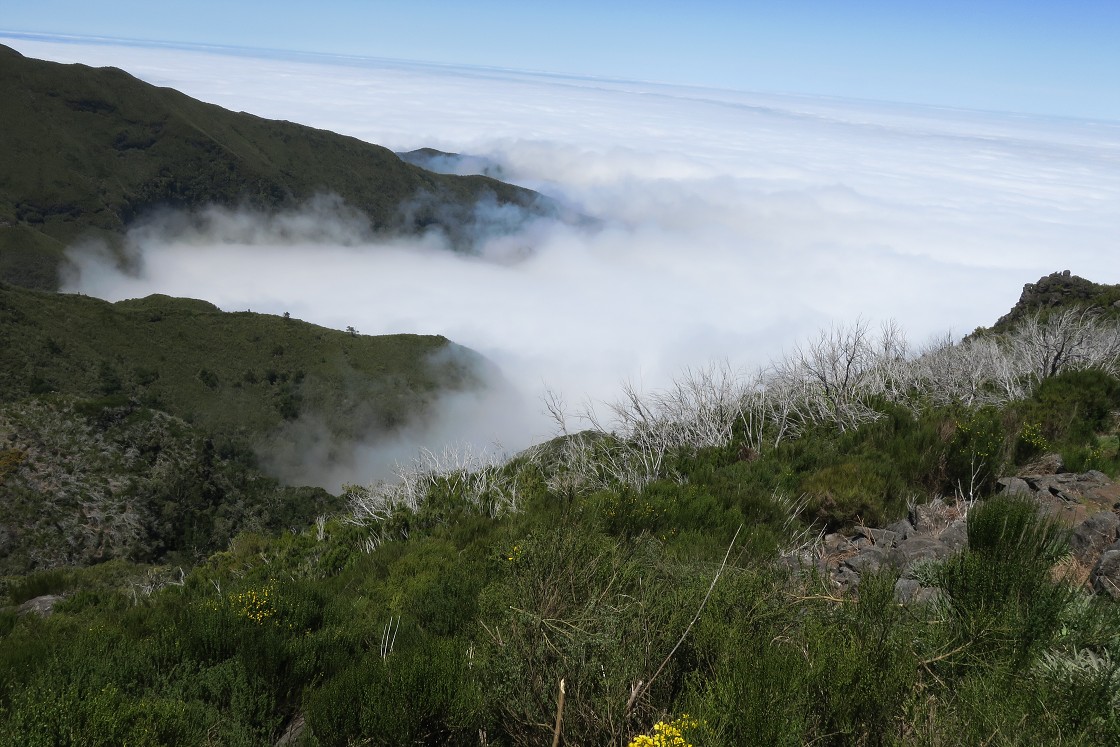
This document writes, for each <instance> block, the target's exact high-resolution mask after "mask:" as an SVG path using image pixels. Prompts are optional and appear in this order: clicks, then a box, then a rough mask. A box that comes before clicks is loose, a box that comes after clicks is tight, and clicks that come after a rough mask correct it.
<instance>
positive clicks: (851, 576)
mask: <svg viewBox="0 0 1120 747" xmlns="http://www.w3.org/2000/svg"><path fill="white" fill-rule="evenodd" d="M832 582H833V583H834V584H836V585H837V586H839V587H840V588H841V589H854V588H855V587H857V586H859V574H858V573H856V572H855V571H853V570H852V569H851V568H848V567H847V566H841V567H840V568H838V569H837V570H836V572H835V573H833V574H832Z"/></svg>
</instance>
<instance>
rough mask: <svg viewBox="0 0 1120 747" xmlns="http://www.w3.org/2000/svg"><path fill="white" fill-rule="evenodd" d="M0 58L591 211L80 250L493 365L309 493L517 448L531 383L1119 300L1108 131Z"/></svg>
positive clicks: (183, 285)
mask: <svg viewBox="0 0 1120 747" xmlns="http://www.w3.org/2000/svg"><path fill="white" fill-rule="evenodd" d="M11 43H12V44H13V46H15V47H16V48H17V49H19V50H20V51H21V52H23V53H24V54H28V55H31V56H40V57H46V58H50V59H59V60H63V61H83V62H86V63H88V64H113V65H117V66H119V67H123V68H125V69H127V70H129V71H131V72H134V73H135V74H137V75H139V76H140V77H142V78H144V79H146V80H149V81H150V82H153V83H157V84H159V85H170V86H173V87H176V88H179V89H180V90H183V91H185V92H186V93H188V94H190V95H192V96H196V97H198V98H201V99H203V100H207V101H212V102H214V103H218V104H220V105H222V106H226V107H228V108H231V109H234V110H247V111H250V112H252V113H254V114H258V115H261V116H267V117H274V118H283V119H289V120H293V121H298V122H301V123H306V124H309V125H313V126H316V127H324V128H328V129H332V130H335V131H337V132H341V133H344V134H349V135H353V136H356V137H359V138H362V139H364V140H367V141H370V142H375V143H379V144H381V145H385V146H387V147H390V148H393V149H394V150H397V151H408V150H413V149H416V148H421V147H433V148H438V149H440V150H444V151H449V152H459V153H466V154H469V155H471V156H472V157H477V158H476V159H475V160H474V161H473V162H468V163H473V164H477V167H478V168H482V167H486V168H496V169H499V170H500V173H501V174H503V176H504V178H506V179H507V180H509V181H513V182H515V183H518V184H521V185H524V186H528V187H531V188H533V189H537V190H539V191H541V192H542V193H544V194H546V195H548V196H550V197H552V198H555V199H557V200H559V201H561V202H562V203H563V204H564V205H567V206H570V207H572V208H573V209H574V210H576V211H579V212H580V213H582V214H584V215H587V216H589V217H591V218H593V219H595V220H594V222H593V223H592V224H591V225H583V226H580V225H572V224H571V223H569V222H564V221H559V220H543V219H536V220H530V221H528V222H526V223H525V224H524V225H523V226H522V227H521V228H520V229H519V230H517V231H515V232H514V233H512V234H510V235H507V236H501V237H490V238H486V239H483V240H481V242H480V244H479V246H478V251H477V252H476V253H474V254H469V255H464V254H457V253H455V252H452V251H450V250H449V249H448V248H447V247H446V246H445V244H444V242H443V241H442V240H441V238H440V237H439V236H437V235H428V236H424V237H420V238H417V239H409V240H376V239H374V238H371V237H370V236H369V235H367V234H366V233H364V232H363V230H362V224H361V221H354V220H351V218H348V217H347V216H348V214H347V212H346V210H345V209H343V208H339V207H338V206H337V205H334V206H333V207H332V203H331V202H330V200H329V199H327V200H325V201H319V202H318V203H314V204H311V205H309V206H307V207H306V208H305V209H303V210H301V211H296V212H294V213H293V214H291V215H288V216H281V217H279V218H277V217H271V218H270V217H266V216H261V215H254V214H249V213H245V212H239V211H229V210H216V209H215V210H214V211H211V212H210V213H208V214H207V215H205V216H204V219H203V220H195V221H192V222H184V221H182V220H176V219H175V218H174V217H173V216H151V217H150V218H149V220H147V221H146V222H144V223H141V224H139V225H137V226H136V227H135V228H134V230H133V231H132V233H131V235H130V238H129V241H130V244H131V246H132V247H133V248H134V250H135V252H136V257H137V267H138V271H137V272H135V273H133V274H126V273H121V272H118V271H116V270H115V269H113V268H112V267H110V266H108V265H106V264H105V263H104V262H101V261H98V259H97V257H96V255H95V254H93V253H89V252H86V253H82V252H78V253H76V254H75V259H76V267H77V268H78V270H79V274H77V275H76V276H75V277H74V278H73V279H72V281H71V285H70V289H71V290H77V291H81V292H84V293H88V294H92V295H96V296H100V297H103V298H107V299H110V300H116V299H120V298H128V297H135V296H143V295H147V294H149V293H167V294H171V295H177V296H191V297H197V298H205V299H207V300H210V301H212V302H214V303H216V304H218V305H219V306H220V307H222V308H224V309H227V310H244V309H252V310H253V311H262V312H269V313H277V314H279V313H283V312H289V313H291V314H292V315H293V316H296V317H298V318H302V319H306V320H308V321H312V322H315V323H318V324H323V325H326V326H330V327H334V328H337V329H344V328H346V327H348V326H352V327H355V328H356V329H357V330H359V331H360V332H362V333H367V334H381V333H395V332H417V333H425V334H442V335H446V336H447V337H448V338H450V339H452V340H454V341H455V342H457V343H460V344H462V345H465V346H468V347H470V348H473V349H475V350H477V351H479V352H480V353H482V354H483V355H485V356H487V357H488V358H489V359H490V360H492V361H493V362H494V363H496V364H497V366H498V367H499V368H500V369H501V371H502V373H503V375H504V377H505V379H506V380H508V382H510V385H511V387H512V389H514V390H515V392H516V393H515V395H512V396H513V397H514V399H513V400H510V399H502V400H501V401H500V402H499V401H494V400H489V399H486V398H481V399H478V400H477V401H476V402H475V403H473V404H471V403H469V402H467V403H464V402H463V401H456V402H454V403H453V404H449V406H448V408H447V417H446V418H444V419H442V420H441V421H440V422H439V423H438V424H437V425H435V426H433V427H432V428H431V429H426V430H425V431H424V432H421V433H410V434H409V436H410V437H409V439H408V440H407V443H406V444H405V447H404V448H398V447H393V448H392V449H390V447H388V446H386V445H385V444H373V445H372V446H371V445H365V446H363V445H357V446H355V448H354V450H353V457H352V458H351V459H350V461H349V462H348V463H347V464H346V465H345V466H344V468H343V469H342V472H344V473H346V474H342V473H340V472H339V471H338V470H335V471H333V472H331V474H330V477H329V478H321V479H323V480H327V481H331V482H335V481H342V480H350V481H358V482H364V481H366V480H368V479H370V478H371V477H374V476H376V474H378V473H379V472H380V471H381V467H383V466H384V464H385V460H384V459H383V458H382V457H384V456H385V455H386V454H390V453H391V454H393V455H394V457H396V456H397V455H398V454H399V455H402V456H403V455H404V454H405V453H406V452H407V450H408V449H412V448H415V447H416V446H421V445H422V446H428V447H431V448H439V446H440V443H439V442H440V441H447V440H456V439H467V440H470V441H472V442H474V443H476V444H480V445H485V444H489V443H492V442H501V443H502V444H503V446H504V447H505V448H507V449H517V448H521V447H523V446H526V445H527V444H529V443H531V442H532V441H535V440H540V439H542V438H546V437H548V436H549V435H551V431H550V425H549V423H548V421H547V419H546V418H545V417H544V415H543V414H542V413H543V410H544V407H543V405H542V404H541V403H540V401H539V397H540V394H541V393H542V392H543V391H544V390H545V389H546V388H547V389H552V390H554V391H557V392H560V393H562V394H563V396H564V398H565V399H566V400H567V401H568V402H569V403H571V404H573V405H578V404H579V403H580V402H582V401H583V400H584V399H592V400H595V399H603V398H611V397H613V396H614V395H615V393H616V392H617V390H618V386H619V383H620V382H622V381H624V380H628V381H632V382H635V383H636V384H637V385H638V386H639V387H659V386H664V385H665V384H666V383H667V382H668V381H669V380H670V379H671V378H672V376H673V375H674V374H676V373H677V372H678V371H680V370H681V369H682V368H683V367H685V366H690V365H691V366H695V365H702V364H704V363H705V362H707V361H710V360H713V359H727V360H729V361H730V362H731V363H732V364H734V365H742V366H753V365H760V364H764V363H766V362H767V361H768V360H770V359H771V358H773V357H775V356H776V355H778V354H780V353H781V351H782V349H783V348H784V347H789V346H791V345H792V344H794V343H796V342H797V341H798V340H800V339H801V338H803V337H805V336H807V335H809V334H811V333H813V332H814V331H815V330H817V329H818V328H820V327H822V326H827V325H829V324H830V323H833V322H849V321H851V320H853V319H855V318H856V317H859V316H862V317H864V318H868V319H887V318H893V319H895V320H897V321H898V323H899V324H900V325H901V326H902V327H904V328H905V329H906V330H908V332H909V333H910V336H911V337H912V339H916V340H919V341H920V340H922V339H925V338H926V337H928V336H929V335H931V334H934V333H938V332H945V331H946V330H952V331H953V332H955V333H956V334H957V335H961V334H964V333H967V332H969V331H971V330H972V329H973V328H975V327H976V326H978V325H984V324H990V323H991V322H993V321H994V320H995V319H996V318H998V317H999V316H1000V315H1001V314H1002V313H1004V312H1005V311H1006V310H1007V309H1008V308H1009V307H1010V306H1011V305H1012V304H1013V303H1014V302H1015V300H1016V299H1017V298H1018V295H1019V292H1020V290H1021V288H1022V286H1023V284H1024V283H1026V282H1031V281H1034V280H1036V279H1037V278H1038V277H1039V276H1041V275H1044V274H1048V273H1050V272H1053V271H1055V270H1063V269H1070V270H1072V271H1073V272H1074V273H1076V274H1079V275H1083V276H1085V277H1088V278H1090V279H1093V280H1096V281H1098V282H1117V281H1120V245H1118V244H1120V242H1118V237H1120V123H1114V122H1084V121H1076V120H1060V119H1045V118H1037V117H1022V116H1013V115H1001V114H985V113H976V112H965V111H953V110H944V109H930V108H921V107H910V106H902V105H894V104H890V105H888V104H875V103H866V102H851V101H841V100H833V99H824V98H811V97H792V96H791V97H783V96H775V95H765V96H764V95H755V94H747V93H737V92H731V91H715V90H702V89H688V88H680V87H669V86H658V85H653V84H637V83H620V82H612V81H602V80H590V79H576V78H560V77H556V76H535V75H528V74H518V73H512V72H504V71H493V70H470V69H456V68H449V67H443V66H423V65H413V64H400V63H389V62H378V61H353V60H351V61H341V60H339V61H332V60H326V59H316V58H301V59H297V58H287V59H282V58H271V59H266V58H258V57H251V56H238V57H227V56H222V55H218V54H212V53H204V52H198V51H183V50H174V49H152V48H144V47H119V46H111V45H98V46H88V45H77V44H59V43H49V42H42V41H29V40H14V41H12V42H11ZM324 205H326V207H324ZM281 223H283V230H280V228H278V226H280V225H281ZM199 226H201V228H199ZM512 402H516V403H517V404H516V405H515V404H511V403H512ZM472 408H473V409H472ZM515 410H516V412H515ZM398 446H399V445H398ZM378 455H380V456H378ZM324 474H325V473H324Z"/></svg>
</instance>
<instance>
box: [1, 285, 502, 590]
mask: <svg viewBox="0 0 1120 747" xmlns="http://www.w3.org/2000/svg"><path fill="white" fill-rule="evenodd" d="M0 350H3V355H2V356H0V504H2V505H3V507H4V511H3V512H2V516H0V571H9V572H25V571H27V570H29V569H32V568H38V567H50V566H54V565H58V564H75V565H85V564H88V563H92V562H99V561H104V560H107V559H110V558H131V559H133V560H157V559H162V560H166V559H168V558H169V557H178V558H184V557H185V558H194V557H195V555H196V554H198V553H205V552H211V551H213V550H215V549H217V548H219V547H222V546H224V545H225V544H226V543H227V542H228V541H229V539H230V538H231V537H232V536H233V535H234V534H236V533H237V532H239V531H243V530H246V529H249V528H252V527H259V528H266V527H271V528H273V529H276V528H280V527H285V526H290V525H293V524H294V525H297V526H298V525H302V524H305V523H306V522H307V521H309V520H310V519H311V518H312V517H314V516H315V515H316V514H317V513H318V512H320V511H322V510H324V508H325V507H328V506H331V505H335V503H334V501H333V499H332V498H331V497H330V496H328V495H327V494H326V493H325V492H323V491H321V490H310V489H309V490H298V489H294V488H286V487H282V486H281V485H280V484H279V483H278V482H277V481H276V480H275V479H273V478H271V477H266V476H265V475H264V474H262V472H261V471H260V469H259V468H258V464H259V463H264V464H266V466H268V467H269V468H270V471H272V472H274V473H276V474H279V473H280V470H279V469H278V466H279V465H288V469H287V471H286V472H285V476H286V477H288V478H295V479H298V478H299V474H300V468H301V467H300V465H301V457H302V454H301V453H300V452H301V450H302V449H308V448H314V449H315V450H316V451H315V459H317V460H320V461H323V462H326V461H328V460H330V459H331V457H332V453H331V449H332V446H333V445H345V444H347V443H349V442H352V441H354V440H356V439H360V438H374V437H376V436H378V435H387V434H391V433H392V432H393V431H394V430H395V429H396V428H398V427H401V426H404V425H406V424H415V423H420V422H423V420H424V418H425V417H427V416H428V415H429V414H430V406H431V404H432V403H433V401H434V400H435V398H436V397H437V396H439V395H440V394H442V393H446V392H449V391H456V390H461V389H469V388H473V387H476V386H479V385H480V378H479V377H480V375H481V372H482V368H481V366H482V365H483V364H484V362H483V361H482V359H481V358H480V357H479V356H477V355H476V354H474V353H472V352H470V351H468V350H466V349H464V348H460V347H458V346H456V345H454V344H452V343H449V342H448V341H447V340H446V339H444V338H442V337H425V336H418V335H390V336H382V337H369V336H364V335H359V334H357V333H354V334H350V333H347V332H339V331H335V330H329V329H324V328H322V327H317V326H315V325H312V324H308V323H306V322H301V321H298V320H296V319H290V318H285V317H273V316H268V315H264V314H253V313H250V312H244V313H223V312H221V311H219V310H218V309H217V308H216V307H215V306H213V305H212V304H209V303H206V302H205V301H194V300H190V299H175V298H169V297H166V296H150V297H148V298H144V299H136V300H129V301H122V302H119V303H116V304H110V303H106V302H104V301H100V300H98V299H94V298H89V297H85V296H78V295H65V294H58V293H51V292H46V291H35V290H30V289H23V288H16V287H13V286H5V285H2V284H0ZM297 439H298V440H297ZM261 457H263V461H262V460H261Z"/></svg>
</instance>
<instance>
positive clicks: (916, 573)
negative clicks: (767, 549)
mask: <svg viewBox="0 0 1120 747" xmlns="http://www.w3.org/2000/svg"><path fill="white" fill-rule="evenodd" d="M997 485H998V489H999V492H1000V493H1003V494H1009V495H1020V496H1023V497H1027V498H1033V499H1034V500H1036V501H1037V502H1038V504H1039V509H1040V510H1041V511H1042V512H1043V513H1045V514H1047V515H1049V516H1051V517H1053V518H1054V519H1056V520H1058V521H1060V522H1061V523H1062V524H1065V525H1066V526H1069V527H1070V536H1069V543H1070V554H1071V556H1072V560H1071V561H1070V562H1074V563H1075V565H1076V566H1079V567H1080V568H1081V569H1082V571H1081V573H1082V574H1083V575H1082V576H1081V578H1085V575H1084V574H1085V573H1086V570H1087V569H1092V570H1091V571H1089V572H1088V574H1087V575H1088V582H1089V583H1090V585H1091V586H1092V587H1093V589H1095V590H1096V591H1097V592H1099V593H1106V594H1109V595H1110V596H1112V597H1114V598H1116V599H1120V483H1116V482H1114V481H1113V480H1111V479H1110V478H1109V477H1108V476H1107V475H1105V474H1104V473H1102V472H1098V471H1095V470H1090V471H1088V472H1082V473H1077V474H1074V473H1069V472H1065V466H1064V464H1063V463H1062V460H1061V457H1059V456H1058V455H1056V454H1049V455H1045V456H1043V457H1042V458H1040V459H1039V460H1038V461H1036V462H1034V463H1033V464H1031V465H1028V466H1027V467H1026V468H1024V470H1021V473H1020V474H1019V475H1017V476H1014V477H1005V478H1002V479H1001V480H999V481H998V483H997ZM967 509H968V504H967V503H965V502H963V501H962V502H955V501H952V500H949V501H945V500H942V499H941V498H937V499H935V500H933V501H930V502H928V503H925V504H921V505H917V506H914V507H912V508H911V510H910V512H909V515H908V516H907V518H906V519H902V520H900V521H896V522H894V523H893V524H889V525H887V526H886V527H883V528H870V527H858V528H856V529H855V530H853V531H852V532H849V533H844V534H840V533H834V534H829V535H826V536H825V537H824V538H823V540H822V541H821V542H820V543H819V546H818V547H817V549H816V551H815V552H814V553H813V554H812V555H811V556H809V557H801V558H799V559H793V558H787V565H796V566H799V567H801V568H806V567H809V568H813V569H815V570H816V571H818V572H820V573H822V574H825V575H826V576H827V577H828V579H829V580H830V582H831V584H832V585H833V586H834V587H835V588H836V590H837V591H840V592H844V591H849V590H853V589H856V588H858V586H859V583H860V578H861V576H863V575H864V574H867V573H876V572H878V571H880V570H882V569H883V568H886V567H890V568H892V569H894V570H895V571H897V572H898V574H899V579H898V581H897V583H896V584H895V597H896V598H897V599H898V600H899V601H900V602H904V603H907V602H928V601H931V600H934V599H936V598H937V593H938V592H937V590H936V589H934V588H932V587H929V586H926V585H923V580H925V581H927V582H928V579H927V578H925V577H924V574H923V573H922V572H921V568H922V566H923V565H925V564H928V563H931V562H936V561H940V560H944V559H946V558H949V557H951V556H952V555H953V554H955V553H958V552H961V551H962V550H964V549H966V548H967V547H968V527H967V522H966V515H967Z"/></svg>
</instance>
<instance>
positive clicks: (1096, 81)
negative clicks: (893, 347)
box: [0, 0, 1120, 120]
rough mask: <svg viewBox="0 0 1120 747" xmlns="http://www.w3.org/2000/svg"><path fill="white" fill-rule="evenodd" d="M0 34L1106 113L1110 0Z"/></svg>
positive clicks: (229, 18) (497, 9)
mask: <svg viewBox="0 0 1120 747" xmlns="http://www.w3.org/2000/svg"><path fill="white" fill-rule="evenodd" d="M7 6H8V7H6V8H5V10H4V17H3V20H0V28H2V29H3V30H6V31H24V32H39V33H48V34H74V35H94V36H109V37H117V38H130V39H138V40H148V41H170V42H184V43H193V44H216V45H232V46H243V47H258V48H271V49H281V50H293V51H309V52H322V53H334V54H345V55H362V56H371V57H386V58H395V59H406V60H421V61H431V62H445V63H454V64H465V65H485V66H495V67H503V68H513V69H520V70H536V71H549V72H560V73H573V74H577V75H593V76H602V77H611V78H622V79H637V80H649V81H662V82H671V83H685V84H696V85H704V86H715V87H726V88H735V89H741V90H754V91H772V92H789V93H803V94H821V95H829V96H842V97H854V98H865V99H875V100H887V101H904V102H914V103H924V104H933V105H940V106H954V107H964V108H974V109H986V110H996V111H1016V112H1029V113H1038V114H1047V115H1059V116H1074V117H1083V118H1105V119H1112V120H1120V82H1118V81H1120V43H1117V39H1120V2H1117V1H1116V0H1070V1H1068V2H1062V3H1059V2H1053V1H1051V2H1030V0H1018V1H1013V0H972V2H960V1H958V0H942V2H937V3H930V2H911V1H909V0H894V1H893V2H889V1H882V2H880V1H877V0H876V1H865V0H864V1H861V0H854V1H852V2H821V1H819V0H784V1H783V2H766V3H763V2H751V1H749V0H747V1H744V2H714V1H710V0H709V1H704V0H699V1H697V2H691V3H688V4H687V5H686V4H685V3H680V2H677V3H669V2H659V1H658V0H645V1H644V2H632V1H631V0H615V1H614V2H609V3H604V2H602V0H599V1H598V2H585V1H584V0H568V1H567V2H547V3H545V2H538V1H537V0H520V1H519V2H498V1H496V0H474V2H470V3H464V2H449V1H448V0H381V1H378V2H361V1H359V0H326V1H324V2H319V3H316V4H314V5H312V4H310V3H306V2H290V1H286V0H271V1H270V2H217V1H216V0H196V1H195V2H192V3H175V4H171V3H152V2H150V1H145V2H136V1H133V0H123V1H115V2H97V1H91V0H82V1H80V2H78V1H75V0H36V1H35V2H30V1H29V0H17V1H16V2H12V3H8V4H7Z"/></svg>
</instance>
